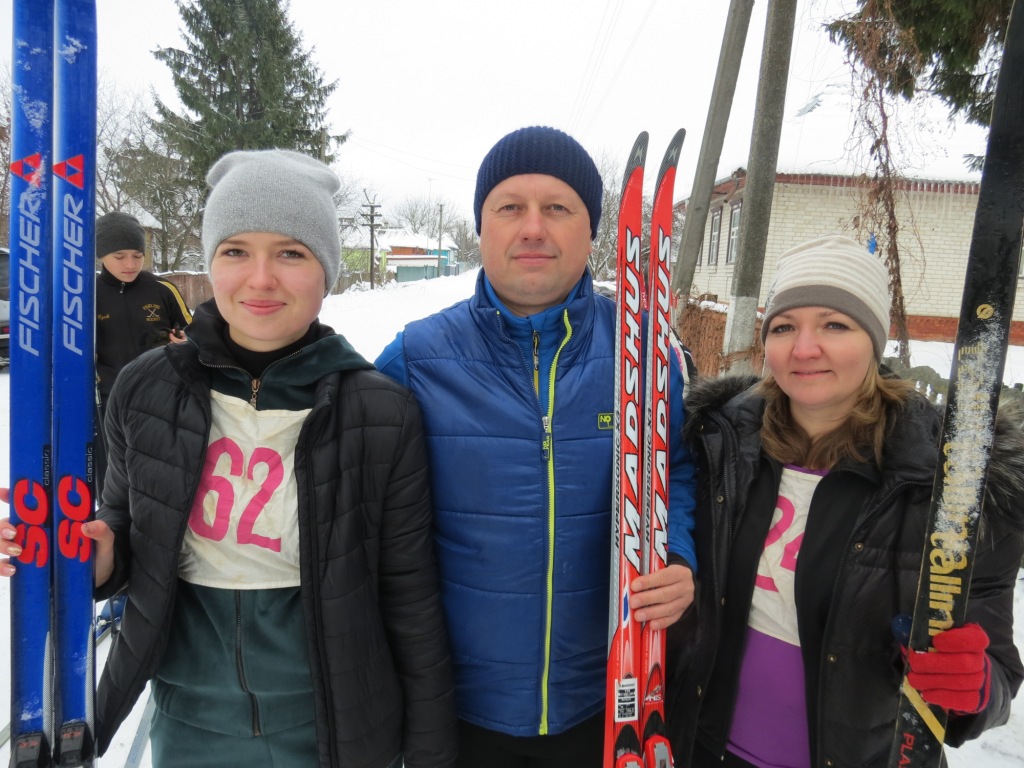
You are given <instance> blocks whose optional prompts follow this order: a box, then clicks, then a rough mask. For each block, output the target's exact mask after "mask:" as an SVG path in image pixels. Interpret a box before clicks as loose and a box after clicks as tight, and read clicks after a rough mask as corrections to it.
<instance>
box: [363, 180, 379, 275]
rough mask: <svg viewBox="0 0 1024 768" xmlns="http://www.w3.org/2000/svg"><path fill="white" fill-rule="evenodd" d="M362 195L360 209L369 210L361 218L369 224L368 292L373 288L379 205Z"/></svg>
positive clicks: (367, 194)
mask: <svg viewBox="0 0 1024 768" xmlns="http://www.w3.org/2000/svg"><path fill="white" fill-rule="evenodd" d="M363 194H364V195H366V202H365V203H363V206H362V207H363V208H369V209H370V212H369V213H363V214H362V217H363V219H364V220H365V221H366V223H367V224H369V226H370V290H371V291H372V290H373V287H374V286H373V271H374V269H373V268H374V266H376V261H377V244H376V242H375V239H374V236H375V234H376V229H377V217H378V216H380V214H379V213H377V209H378V208H380V204H379V203H375V202H373V201H372V200H370V195H369V193H367V191H366V190H365V189H364V190H363Z"/></svg>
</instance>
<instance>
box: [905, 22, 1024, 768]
mask: <svg viewBox="0 0 1024 768" xmlns="http://www.w3.org/2000/svg"><path fill="white" fill-rule="evenodd" d="M1022 125H1024V8H1022V7H1021V3H1019V2H1018V3H1015V4H1014V6H1013V9H1012V10H1011V12H1010V22H1009V26H1008V28H1007V31H1006V37H1005V39H1004V48H1003V60H1002V64H1001V66H1000V69H999V79H998V81H997V83H996V95H995V99H994V101H993V105H992V120H991V123H990V125H989V136H988V147H987V150H986V152H985V165H984V168H983V170H982V173H981V189H980V190H979V192H978V209H977V213H976V214H975V219H974V232H973V234H972V236H971V247H970V252H969V254H968V258H967V277H966V279H965V282H964V293H963V302H962V304H961V308H960V324H959V325H958V326H957V332H956V341H955V343H954V346H953V370H952V372H951V373H950V377H949V396H948V398H947V400H946V411H945V417H944V419H943V425H942V435H941V437H940V443H939V444H940V452H941V455H942V457H943V459H944V460H943V462H942V463H941V464H940V465H939V467H938V468H937V469H936V472H935V483H934V485H933V488H932V500H931V520H930V521H929V526H928V530H927V535H926V537H925V542H924V551H923V554H922V561H921V575H920V580H919V582H918V588H917V600H916V602H915V605H914V614H913V625H912V627H911V630H910V642H909V647H910V649H911V652H915V651H924V650H927V649H928V648H929V647H930V646H931V637H932V636H933V635H936V634H938V633H939V632H941V631H943V630H945V629H949V628H950V627H954V626H958V625H960V624H963V622H964V618H965V616H966V612H967V596H968V592H969V588H970V584H971V573H972V570H973V567H974V555H975V550H976V545H977V540H978V524H979V521H980V518H981V508H982V503H983V501H984V498H985V483H986V480H987V477H988V463H989V458H990V457H991V454H992V441H993V438H994V435H995V416H996V411H997V408H998V403H999V392H1000V390H1001V388H1002V381H1003V368H1004V366H1005V364H1006V345H1007V343H1008V341H1009V336H1010V321H1011V319H1012V316H1013V304H1014V294H1015V292H1016V290H1017V274H1018V271H1019V265H1020V257H1021V227H1022V225H1024V132H1022V130H1021V126H1022ZM946 718H947V712H946V710H944V709H942V708H941V707H937V706H935V705H932V704H929V703H928V702H926V701H925V700H924V699H923V698H922V697H921V695H920V694H919V693H918V692H917V691H916V690H914V688H913V686H911V685H910V684H909V683H908V682H907V680H906V678H904V681H903V687H902V692H901V695H900V700H899V711H898V714H897V718H896V728H895V735H894V738H893V744H892V750H891V752H890V754H889V762H888V765H889V766H892V767H893V768H896V767H897V766H921V767H922V768H923V767H925V766H928V767H932V766H934V767H937V766H939V765H943V764H944V759H943V753H942V744H943V742H944V740H945V736H946Z"/></svg>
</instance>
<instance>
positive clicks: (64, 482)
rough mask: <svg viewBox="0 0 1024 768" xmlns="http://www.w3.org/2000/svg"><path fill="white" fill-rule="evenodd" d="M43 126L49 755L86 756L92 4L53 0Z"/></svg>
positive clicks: (90, 673)
mask: <svg viewBox="0 0 1024 768" xmlns="http://www.w3.org/2000/svg"><path fill="white" fill-rule="evenodd" d="M53 47H54V105H55V109H54V128H53V139H54V141H53V147H54V149H53V200H52V203H53V265H52V266H53V271H52V276H51V279H52V281H53V296H54V300H53V342H52V343H53V353H52V354H53V376H52V382H53V384H52V398H53V406H52V407H53V411H52V412H53V416H52V423H53V426H52V430H53V443H52V445H53V533H54V547H53V555H54V558H53V605H54V613H53V617H54V629H53V636H54V657H55V680H56V683H55V686H54V746H53V749H54V757H53V762H54V764H55V765H58V766H62V767H64V766H89V765H92V761H93V742H94V738H93V736H94V723H93V697H94V691H95V669H94V659H95V645H94V637H93V600H92V590H93V566H92V541H91V540H90V539H88V538H86V536H85V535H84V534H83V533H82V531H81V528H82V524H83V523H84V522H86V521H88V520H89V519H91V518H92V514H93V487H94V485H93V480H94V478H93V440H94V435H95V432H94V430H95V424H94V418H93V416H94V407H95V403H94V397H95V395H94V392H95V385H96V374H95V370H94V362H93V326H94V322H95V317H96V309H95V299H94V297H95V289H96V277H95V267H94V264H95V239H94V228H95V220H96V211H95V161H96V4H95V2H94V0H57V4H56V7H55V12H54V31H53Z"/></svg>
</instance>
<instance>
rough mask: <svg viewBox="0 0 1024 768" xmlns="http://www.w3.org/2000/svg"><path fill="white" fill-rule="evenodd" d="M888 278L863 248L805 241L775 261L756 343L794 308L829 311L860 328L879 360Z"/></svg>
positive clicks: (846, 242) (838, 241)
mask: <svg viewBox="0 0 1024 768" xmlns="http://www.w3.org/2000/svg"><path fill="white" fill-rule="evenodd" d="M889 305H890V302H889V272H888V270H887V269H886V268H885V264H883V263H882V261H881V260H880V259H879V258H877V257H876V256H875V255H874V254H871V253H868V250H867V248H865V247H864V246H863V245H861V244H860V243H858V242H857V241H856V240H852V239H850V238H849V237H845V236H843V235H828V236H826V237H819V238H817V239H815V240H809V241H807V242H806V243H803V244H801V245H798V246H796V247H795V248H792V249H790V250H788V251H786V252H785V253H784V254H782V256H780V257H779V266H778V269H777V271H776V272H775V280H774V281H773V282H772V287H771V289H770V290H769V291H768V298H767V299H765V303H764V320H763V321H762V323H761V343H762V344H763V343H764V341H765V338H766V337H767V336H768V326H769V325H770V323H771V321H772V318H773V317H775V316H776V315H777V314H779V313H780V312H785V311H786V310H789V309H795V308H797V307H828V308H829V309H834V310H836V311H838V312H842V313H843V314H845V315H849V316H850V317H852V318H853V319H854V320H855V321H857V324H858V325H860V327H861V328H863V329H864V330H865V331H866V332H867V334H868V336H870V337H871V342H872V344H873V345H874V348H875V358H876V359H877V360H879V361H881V359H882V353H883V352H884V351H885V341H886V339H887V338H888V337H889V325H890V320H889Z"/></svg>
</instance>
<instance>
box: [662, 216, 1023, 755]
mask: <svg viewBox="0 0 1024 768" xmlns="http://www.w3.org/2000/svg"><path fill="white" fill-rule="evenodd" d="M888 331H889V294H888V272H887V270H886V268H885V266H884V265H883V263H882V261H881V260H879V259H878V258H877V257H875V256H873V255H872V254H870V253H868V251H867V250H866V249H865V248H864V247H863V246H861V245H860V244H859V243H857V242H855V241H853V240H851V239H849V238H847V237H842V236H829V237H823V238H819V239H816V240H812V241H810V242H807V243H804V244H802V245H800V246H797V247H796V248H794V249H792V250H791V251H789V252H787V253H785V254H784V255H783V256H782V257H781V259H780V261H779V266H778V271H777V274H776V276H775V279H774V281H773V283H772V286H771V289H770V291H769V293H768V298H767V300H766V302H765V312H764V320H763V325H762V328H761V339H762V341H763V342H764V354H765V367H766V373H765V376H764V378H763V379H761V380H760V381H758V380H756V379H753V378H736V377H733V378H720V379H705V380H701V381H699V382H698V383H697V384H696V385H694V386H693V387H692V388H691V390H690V393H689V396H688V398H687V410H688V418H687V421H686V432H687V435H688V437H689V438H690V440H691V442H692V445H693V447H694V449H695V451H696V454H697V457H698V467H699V469H698V477H699V478H701V483H700V484H699V493H698V502H697V529H696V539H697V553H698V558H699V561H700V563H701V573H702V574H704V577H703V579H702V581H701V586H700V599H699V600H698V601H697V606H698V608H697V611H696V612H695V615H693V616H692V617H691V619H692V621H693V623H695V624H696V631H695V632H694V631H693V628H692V627H687V628H685V630H684V629H683V628H680V627H677V628H674V629H673V630H670V632H669V654H668V663H669V666H668V670H669V679H668V697H667V704H668V727H669V732H670V736H671V738H672V741H673V748H674V754H675V758H676V761H677V764H681V765H686V766H689V767H690V768H701V767H702V766H716V768H720V767H721V766H726V767H728V766H765V765H772V766H793V767H794V768H795V767H798V766H816V765H834V766H875V765H886V764H887V760H888V755H889V749H890V746H891V743H892V739H893V735H894V733H895V722H896V705H897V696H898V692H899V689H900V684H901V682H902V678H903V674H904V658H906V662H907V664H906V670H907V673H908V679H909V682H910V684H911V685H913V686H914V687H915V688H916V689H917V690H918V691H919V693H920V695H921V697H922V698H923V699H924V700H925V701H927V702H929V703H931V704H934V705H936V706H939V707H942V708H944V709H946V710H947V711H948V712H949V714H950V718H949V726H948V730H947V732H946V742H947V743H949V744H951V745H953V746H959V745H960V744H961V743H963V742H964V741H966V740H967V739H971V738H974V737H976V736H978V735H979V734H980V733H981V732H982V731H984V730H985V729H986V728H989V727H992V726H996V725H999V724H1001V723H1004V722H1006V719H1007V715H1008V711H1009V706H1010V700H1011V699H1012V698H1013V695H1014V694H1015V693H1016V691H1017V688H1018V687H1019V686H1020V684H1021V681H1022V679H1024V669H1022V667H1021V660H1020V657H1019V655H1018V653H1017V650H1016V649H1015V647H1014V644H1013V627H1012V614H1013V611H1012V601H1013V588H1014V579H1015V577H1016V574H1017V570H1018V566H1019V565H1020V561H1021V555H1022V552H1024V542H1022V535H1021V531H1022V529H1024V510H1022V507H1021V504H1020V502H1019V499H1020V494H1021V491H1022V490H1024V460H1022V458H1021V457H1022V456H1024V435H1022V432H1021V414H1020V412H1019V410H1018V411H1016V412H1015V413H1013V414H1012V415H1011V414H1009V413H1005V412H1004V413H1002V414H1001V422H1000V424H999V426H998V429H997V435H996V447H995V450H994V454H993V455H994V458H993V463H992V474H991V475H990V477H989V487H988V501H987V503H986V505H985V507H984V514H985V519H984V523H983V525H984V530H985V535H984V536H983V537H982V539H981V543H980V545H979V548H978V552H977V554H976V557H975V559H974V579H973V582H972V584H971V595H970V601H969V603H968V605H969V607H968V615H967V619H966V624H965V625H963V626H956V627H949V628H947V629H945V630H944V631H941V632H939V633H938V634H936V635H935V636H934V637H933V645H934V649H935V650H934V651H933V652H931V653H921V654H916V653H908V652H907V651H906V650H905V649H904V648H903V647H902V645H901V642H902V641H901V634H900V632H899V631H897V629H898V627H899V626H900V624H901V623H902V619H899V618H897V617H901V616H904V615H906V614H909V613H910V612H911V611H912V609H913V605H914V598H915V594H916V591H917V582H918V572H919V570H920V566H921V558H922V546H923V542H924V530H925V524H926V519H927V516H928V510H929V507H930V498H931V491H932V482H933V477H934V473H935V469H936V465H937V463H938V462H940V461H941V460H942V457H941V456H940V455H939V452H938V435H939V431H940V423H941V415H940V413H939V412H938V410H937V409H936V408H934V407H933V406H932V405H931V404H930V403H929V402H928V401H927V400H926V399H925V398H924V396H922V395H920V394H918V393H917V392H916V391H915V390H914V388H913V387H912V386H911V385H910V384H909V383H907V382H905V381H901V380H899V379H896V378H894V377H892V376H889V375H886V374H885V372H884V369H882V368H880V362H881V359H882V354H883V351H884V349H885V342H886V338H887V336H888ZM894 620H895V622H894ZM894 627H896V628H897V629H894ZM686 630H689V631H686Z"/></svg>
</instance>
